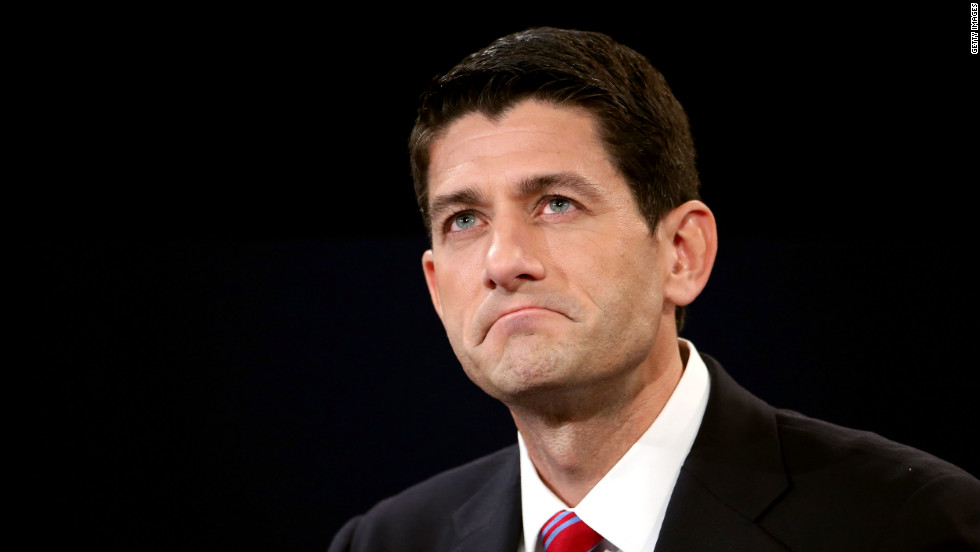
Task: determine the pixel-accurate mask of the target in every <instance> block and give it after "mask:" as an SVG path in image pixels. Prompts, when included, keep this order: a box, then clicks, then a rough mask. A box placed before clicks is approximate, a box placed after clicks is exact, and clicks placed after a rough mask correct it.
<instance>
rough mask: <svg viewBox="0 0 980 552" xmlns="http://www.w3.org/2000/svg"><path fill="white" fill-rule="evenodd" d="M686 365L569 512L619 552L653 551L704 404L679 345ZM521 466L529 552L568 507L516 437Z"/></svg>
mask: <svg viewBox="0 0 980 552" xmlns="http://www.w3.org/2000/svg"><path fill="white" fill-rule="evenodd" d="M679 341H680V344H681V347H685V346H686V348H687V351H688V355H687V357H688V359H687V365H686V366H685V367H684V372H683V374H682V375H681V379H680V382H678V384H677V387H676V388H675V389H674V392H673V393H672V394H671V396H670V399H668V401H667V404H666V405H664V408H663V410H662V411H661V412H660V414H659V415H658V416H657V418H656V420H654V422H653V423H652V424H651V425H650V427H649V428H648V429H647V430H646V432H644V433H643V435H642V436H640V438H639V439H638V440H637V441H636V443H634V444H633V446H632V447H630V449H629V450H628V451H626V454H624V455H623V457H622V458H620V460H619V462H617V463H616V465H615V466H613V467H612V469H610V470H609V472H607V473H606V475H605V476H603V478H602V479H601V480H600V481H599V483H597V484H596V486H595V487H593V488H592V490H591V491H589V494H588V495H586V496H585V498H583V499H582V501H581V502H580V503H579V504H578V506H576V507H575V508H574V511H575V513H577V514H578V515H579V517H580V518H582V520H583V521H585V522H586V523H587V524H588V525H589V526H590V527H592V528H593V529H595V530H596V531H597V532H598V533H599V534H600V535H602V536H603V537H604V538H606V539H607V540H608V541H609V542H611V543H613V544H614V545H616V546H617V547H619V548H620V549H621V550H622V551H623V552H641V551H644V550H652V549H653V546H652V544H651V543H655V542H656V538H657V536H658V535H659V533H660V526H661V525H662V523H663V518H664V514H665V513H666V510H667V502H668V501H669V500H670V495H671V492H672V491H673V489H674V483H676V481H677V475H678V473H679V472H680V468H681V465H682V464H683V463H684V458H685V457H687V453H688V452H689V451H690V450H691V445H692V444H693V443H694V438H695V437H696V436H697V432H698V428H699V427H700V425H701V418H702V417H703V415H704V409H705V406H706V405H707V400H708V370H707V367H706V366H705V365H704V361H703V360H702V359H701V356H700V355H699V354H698V352H697V349H695V348H694V344H693V343H691V342H690V341H687V340H685V339H680V340H679ZM517 441H518V445H519V448H520V461H521V507H522V515H523V518H524V519H523V523H524V546H525V548H524V549H525V550H526V551H527V552H533V551H534V550H535V545H536V542H537V534H538V531H539V530H540V529H541V526H542V525H543V524H544V523H545V522H546V521H547V520H548V519H549V518H550V517H551V516H553V515H554V514H555V512H557V511H558V510H561V509H563V508H565V509H567V508H568V506H567V505H565V503H564V502H562V500H561V499H559V498H558V497H557V496H555V494H554V493H553V492H551V489H549V488H548V487H547V486H545V484H544V482H542V481H541V478H540V477H539V476H538V472H537V470H536V469H535V468H534V464H533V463H532V462H531V458H530V456H529V455H528V453H527V449H526V445H525V444H524V438H523V437H522V436H521V434H520V432H518V434H517Z"/></svg>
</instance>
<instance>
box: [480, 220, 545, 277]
mask: <svg viewBox="0 0 980 552" xmlns="http://www.w3.org/2000/svg"><path fill="white" fill-rule="evenodd" d="M491 231H492V233H493V234H492V239H491V241H490V248H489V249H488V250H487V254H486V259H485V260H484V275H483V283H484V285H486V286H487V287H488V288H490V289H496V288H497V287H501V288H503V289H505V290H507V291H516V290H517V289H518V288H519V287H520V286H521V285H522V284H523V283H524V282H527V281H533V280H540V279H542V278H544V275H545V269H544V263H543V262H542V259H541V254H542V253H543V252H542V251H541V250H540V243H539V240H540V237H539V236H538V232H537V230H536V229H535V228H533V227H532V225H530V224H528V223H527V222H525V221H521V220H510V219H505V218H498V219H497V220H495V221H494V225H493V229H492V230H491Z"/></svg>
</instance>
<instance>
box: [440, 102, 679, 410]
mask: <svg viewBox="0 0 980 552" xmlns="http://www.w3.org/2000/svg"><path fill="white" fill-rule="evenodd" d="M429 175H430V176H429V201H430V204H429V207H430V212H431V215H432V240H433V243H432V249H431V250H430V251H427V252H426V253H425V255H424V256H423V268H424V270H425V275H426V281H427V283H428V285H429V291H430V293H431V295H432V300H433V304H434V305H435V308H436V311H437V313H438V314H439V317H440V318H441V319H442V322H443V325H444V326H445V328H446V333H447V335H448V336H449V341H450V343H451V345H452V347H453V350H454V351H455V353H456V356H457V357H458V358H459V360H460V362H461V363H462V365H463V368H464V370H465V371H466V373H467V375H468V376H469V377H470V379H472V380H473V381H474V382H475V383H476V384H477V385H479V386H480V387H481V388H482V389H483V390H484V391H486V392H487V393H489V394H490V395H492V396H494V397H496V398H498V399H501V400H503V401H504V402H511V401H516V400H518V399H519V398H520V397H522V396H525V395H528V394H533V393H536V392H541V391H553V390H569V389H577V388H579V389H588V388H589V387H590V386H594V385H596V384H604V385H610V384H612V385H618V384H617V383H616V382H617V381H627V382H628V381H635V380H636V378H637V377H643V376H636V373H637V372H641V371H643V369H644V367H647V368H650V367H651V365H652V364H655V363H656V359H655V357H656V353H655V351H656V349H657V347H655V346H654V345H655V342H657V341H658V339H660V340H661V342H667V341H665V340H664V339H663V336H662V332H661V328H662V325H663V324H665V321H666V320H670V319H672V316H673V310H672V308H670V307H669V305H667V304H666V302H665V300H664V294H663V284H664V280H665V278H666V276H667V271H669V270H670V269H669V267H668V266H667V265H668V264H669V263H668V262H666V260H665V257H664V252H663V251H664V249H665V248H664V247H662V246H661V243H660V241H661V239H660V238H658V236H657V235H656V234H651V232H650V229H649V226H648V225H647V223H646V221H645V220H644V218H643V217H642V216H641V214H640V212H639V209H638V207H637V205H636V202H635V200H634V199H633V197H632V194H631V193H630V190H629V188H628V186H627V184H626V181H625V180H624V178H623V176H622V175H621V174H620V173H619V171H618V170H617V169H616V168H615V167H614V166H613V165H612V164H611V162H610V160H609V159H608V157H607V154H606V152H605V150H604V149H603V146H602V144H601V143H600V140H599V138H598V136H597V133H596V128H595V122H594V119H593V117H592V116H591V115H589V114H588V113H586V112H585V111H582V110H577V109H569V108H556V107H553V106H551V105H550V104H544V103H540V102H535V101H525V102H523V103H520V104H518V105H517V106H515V107H514V108H513V109H511V110H510V111H508V112H507V113H506V114H505V116H504V117H503V118H502V119H500V120H498V121H496V122H494V121H491V120H489V119H487V118H486V117H485V116H483V115H481V114H477V113H471V114H469V115H467V116H465V117H463V118H461V119H459V120H458V121H456V122H454V123H453V124H452V125H451V126H450V127H449V128H448V129H447V132H446V133H445V134H444V135H443V136H442V137H441V138H440V139H439V140H438V141H436V143H435V144H434V146H433V148H432V155H431V165H430V171H429ZM672 339H673V338H672V337H671V340H672ZM658 346H659V343H658ZM673 347H674V350H675V352H676V343H674V344H673Z"/></svg>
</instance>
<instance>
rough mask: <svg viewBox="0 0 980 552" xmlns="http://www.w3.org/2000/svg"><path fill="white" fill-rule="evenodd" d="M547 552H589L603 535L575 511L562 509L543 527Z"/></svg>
mask: <svg viewBox="0 0 980 552" xmlns="http://www.w3.org/2000/svg"><path fill="white" fill-rule="evenodd" d="M541 540H542V541H543V542H544V550H545V552H589V551H590V550H592V549H593V548H594V547H595V545H597V544H599V541H601V540H602V536H601V535H599V533H596V532H595V531H594V530H593V529H592V528H591V527H589V526H588V525H586V524H585V522H584V521H582V520H581V519H579V517H578V516H577V515H575V512H569V511H568V510H561V511H560V512H558V513H557V514H555V515H553V516H551V519H549V520H548V521H547V522H546V523H545V524H544V527H542V528H541Z"/></svg>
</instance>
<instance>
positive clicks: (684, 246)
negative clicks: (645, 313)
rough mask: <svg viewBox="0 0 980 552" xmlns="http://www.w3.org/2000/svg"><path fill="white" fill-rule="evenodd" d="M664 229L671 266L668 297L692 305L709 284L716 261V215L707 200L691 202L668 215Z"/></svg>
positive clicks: (668, 275) (679, 304) (681, 303)
mask: <svg viewBox="0 0 980 552" xmlns="http://www.w3.org/2000/svg"><path fill="white" fill-rule="evenodd" d="M661 229H662V231H663V232H664V236H663V237H664V238H665V239H664V241H663V243H664V244H665V246H666V253H667V256H666V259H667V268H668V272H667V278H666V281H665V282H664V296H665V297H666V299H667V300H668V301H670V302H671V303H673V304H675V305H678V306H684V305H688V304H690V303H691V301H694V299H695V298H696V297H697V296H698V295H699V294H700V293H701V290H703V289H704V286H705V285H706V284H707V283H708V276H710V275H711V268H712V267H713V266H714V264H715V255H716V254H717V253H718V229H717V228H716V226H715V216H714V214H712V213H711V210H710V209H708V206H707V205H705V204H704V203H702V202H700V201H696V200H695V201H688V202H687V203H684V204H682V205H680V206H678V207H677V208H675V209H674V210H673V211H671V212H670V213H668V214H667V216H666V217H664V219H663V221H662V223H661Z"/></svg>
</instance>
